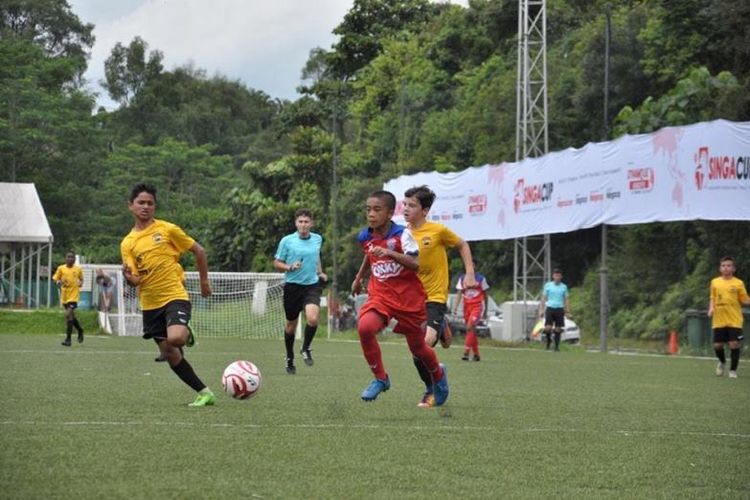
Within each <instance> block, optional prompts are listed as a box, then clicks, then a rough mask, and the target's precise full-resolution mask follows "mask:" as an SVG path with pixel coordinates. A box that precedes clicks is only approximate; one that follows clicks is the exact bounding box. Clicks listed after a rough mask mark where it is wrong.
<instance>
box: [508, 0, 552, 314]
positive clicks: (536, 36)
mask: <svg viewBox="0 0 750 500" xmlns="http://www.w3.org/2000/svg"><path fill="white" fill-rule="evenodd" d="M517 71H518V79H517V86H516V161H517V162H518V161H521V160H523V159H524V158H529V157H539V156H542V155H545V154H547V152H548V151H549V139H548V116H547V4H546V0H519V2H518V62H517ZM551 267H552V266H551V251H550V237H549V234H544V235H539V236H529V237H524V238H517V239H516V240H515V244H514V245H513V274H514V279H513V300H516V301H518V300H521V301H524V302H526V301H527V300H537V299H539V298H540V297H539V296H540V293H541V290H542V285H543V284H544V282H545V281H546V280H549V279H550V276H551V272H550V271H551Z"/></svg>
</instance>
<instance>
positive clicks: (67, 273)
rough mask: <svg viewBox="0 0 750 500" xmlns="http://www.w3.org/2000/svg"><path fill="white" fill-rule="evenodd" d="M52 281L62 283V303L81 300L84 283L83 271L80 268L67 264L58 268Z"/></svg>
mask: <svg viewBox="0 0 750 500" xmlns="http://www.w3.org/2000/svg"><path fill="white" fill-rule="evenodd" d="M52 281H62V285H61V286H60V303H61V304H67V303H68V302H78V300H79V299H80V298H81V284H82V283H83V270H82V269H81V267H80V266H76V265H72V266H70V267H68V265H67V264H62V265H59V266H57V270H56V271H55V274H54V275H53V276H52Z"/></svg>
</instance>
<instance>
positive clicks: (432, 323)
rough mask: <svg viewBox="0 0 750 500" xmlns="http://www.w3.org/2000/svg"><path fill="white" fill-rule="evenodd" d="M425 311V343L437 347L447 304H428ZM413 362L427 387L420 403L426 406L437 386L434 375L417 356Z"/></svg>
mask: <svg viewBox="0 0 750 500" xmlns="http://www.w3.org/2000/svg"><path fill="white" fill-rule="evenodd" d="M425 310H426V312H427V326H426V328H425V333H424V341H425V343H426V345H427V346H428V347H435V345H437V342H438V338H439V336H440V333H439V332H440V329H441V328H442V324H443V322H444V320H445V304H440V303H438V302H427V304H425ZM412 362H413V363H414V367H415V368H416V369H417V373H418V374H419V378H420V379H422V382H423V383H424V386H425V392H424V395H423V396H422V400H421V401H420V402H419V406H424V403H425V402H427V401H428V400H429V398H430V397H431V395H432V386H433V385H434V384H435V381H434V380H433V379H432V375H431V374H430V371H429V369H428V368H427V366H425V364H424V362H422V361H421V360H420V359H418V358H417V357H416V356H413V357H412Z"/></svg>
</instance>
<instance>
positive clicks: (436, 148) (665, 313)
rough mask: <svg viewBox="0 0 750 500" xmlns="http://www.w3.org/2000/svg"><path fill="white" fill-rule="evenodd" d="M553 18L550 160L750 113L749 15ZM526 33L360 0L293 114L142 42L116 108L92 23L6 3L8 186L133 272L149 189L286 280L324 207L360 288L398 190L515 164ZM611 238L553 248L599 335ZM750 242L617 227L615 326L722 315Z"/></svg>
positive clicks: (716, 233) (507, 10)
mask: <svg viewBox="0 0 750 500" xmlns="http://www.w3.org/2000/svg"><path fill="white" fill-rule="evenodd" d="M547 17H548V23H547V25H548V32H547V54H548V56H547V57H548V95H549V120H550V123H549V131H550V150H557V149H563V148H567V147H571V146H573V147H581V146H583V145H584V144H586V143H587V142H591V141H601V140H607V139H612V138H616V137H617V136H619V135H622V134H625V133H642V132H650V131H653V130H656V129H658V128H661V127H664V126H671V125H683V124H688V123H693V122H697V121H704V120H712V119H717V118H724V119H729V120H737V121H742V120H748V118H749V117H750V44H748V43H747V40H748V39H750V4H747V3H746V2H735V1H731V0H683V1H680V2H672V1H669V0H660V1H659V0H653V1H647V0H642V1H636V0H619V1H598V0H595V1H588V0H586V1H584V0H548V2H547ZM608 18H609V22H610V26H611V41H610V69H609V82H610V83H609V89H608V96H609V98H608V107H607V109H606V111H605V110H604V107H603V95H604V91H605V89H604V57H605V54H604V47H605V33H606V25H607V20H608ZM517 19H518V2H517V1H516V0H471V1H470V2H469V6H468V8H464V7H460V6H456V5H450V4H447V3H432V2H430V1H428V0H355V1H354V2H353V4H352V7H351V9H350V10H349V11H348V12H347V14H346V15H345V16H344V17H343V19H342V20H341V22H340V23H339V24H338V25H337V26H335V27H334V29H333V32H334V33H335V34H336V35H337V36H338V39H337V41H336V43H334V44H333V45H332V46H331V47H328V48H320V47H317V48H311V50H310V55H309V58H308V60H307V62H306V64H305V66H304V67H303V68H301V80H300V85H299V87H298V91H299V98H297V99H295V100H280V99H275V98H273V97H272V96H269V95H267V94H266V93H264V92H262V91H258V90H254V89H252V88H249V87H248V86H247V85H246V84H244V83H242V82H240V81H238V80H233V79H232V78H230V77H228V76H213V77H208V76H207V75H206V72H205V71H204V70H202V69H200V68H196V67H194V66H191V65H186V66H181V67H177V68H175V69H172V70H166V69H165V68H164V66H163V64H162V61H163V53H162V52H161V51H160V50H159V49H158V48H156V47H150V46H149V44H148V41H146V40H143V39H141V38H139V37H136V38H134V39H133V40H123V41H121V42H120V43H118V44H116V45H115V47H113V48H112V50H111V52H110V55H109V57H108V58H107V60H106V62H105V79H104V81H103V82H101V89H102V91H103V92H106V93H107V94H108V95H109V96H110V97H111V98H112V99H113V100H115V101H116V102H118V103H119V107H118V109H116V110H114V111H106V110H104V109H98V110H97V109H95V107H96V105H95V96H94V95H92V94H91V93H90V91H87V90H86V87H85V85H84V83H85V82H84V81H83V74H84V72H85V70H86V68H87V64H88V62H87V58H88V54H89V53H90V50H91V47H92V46H93V43H94V39H93V35H92V33H93V28H94V27H93V25H91V24H86V23H84V22H82V21H81V20H80V19H79V18H78V16H77V15H76V14H75V12H73V10H72V9H71V7H70V6H69V5H68V3H67V2H66V1H65V0H8V1H5V2H3V3H2V4H1V5H0V179H1V180H3V181H13V182H34V183H36V185H37V189H38V190H39V192H40V196H41V199H42V203H43V205H44V208H45V210H46V212H47V215H48V218H49V221H50V225H51V227H52V230H53V233H54V236H55V248H56V252H59V253H60V254H62V252H64V250H65V249H67V248H75V249H76V251H77V252H78V253H80V254H83V255H85V256H86V257H87V258H88V259H89V260H90V261H94V262H105V261H106V262H118V261H119V247H118V244H119V241H120V239H121V238H122V236H123V235H124V234H125V233H126V232H127V231H128V230H129V228H130V226H131V220H130V215H129V213H128V212H127V211H126V210H125V203H126V196H127V192H128V190H129V187H130V186H131V185H132V184H133V183H135V182H137V181H148V182H152V183H154V184H155V185H157V186H158V188H159V191H160V196H159V205H160V210H159V215H160V216H161V217H164V218H166V219H170V220H173V221H175V222H176V223H178V224H180V225H182V226H183V227H185V228H186V230H187V231H188V232H189V233H190V234H193V235H195V236H196V238H197V239H198V240H199V241H201V243H202V244H204V245H205V246H206V247H207V249H208V253H209V258H210V265H211V267H212V269H214V270H225V271H247V270H253V271H271V270H272V269H271V261H272V256H273V252H274V250H275V247H276V244H277V242H278V239H279V238H280V237H281V236H282V235H284V234H286V233H288V232H291V231H292V230H293V229H294V228H293V225H292V224H291V221H292V215H293V213H294V210H295V209H297V208H299V207H301V206H307V207H310V208H312V209H313V210H314V211H315V214H316V222H317V227H318V230H319V231H320V232H321V233H322V234H323V235H324V237H325V241H326V243H325V248H324V252H325V255H326V257H325V258H324V260H327V262H326V264H327V267H329V271H330V270H331V269H330V267H331V264H332V263H331V262H330V255H332V253H333V249H334V247H335V249H336V255H337V256H338V259H337V269H336V271H337V272H336V278H337V281H338V283H339V289H340V290H341V293H345V290H346V289H347V288H348V285H349V283H350V280H351V277H352V276H353V275H354V273H355V272H356V268H357V265H358V263H359V256H358V253H357V252H358V250H357V249H356V248H355V245H354V244H353V241H354V235H355V232H356V230H357V229H358V228H359V227H361V226H363V225H364V224H365V221H364V217H363V213H362V210H361V207H362V205H363V201H364V198H365V196H366V194H367V193H368V192H370V191H372V190H373V189H376V188H378V187H379V186H382V183H383V182H384V181H386V180H388V179H391V178H393V177H397V176H399V175H403V174H411V173H416V172H420V171H439V172H451V171H459V170H463V169H465V168H468V167H470V166H476V165H482V164H486V163H499V162H501V161H507V160H512V159H513V158H514V156H515V119H516V117H515V112H516V111H515V110H516V105H515V99H516V60H517V58H516V50H517V33H516V31H517V25H518V21H517ZM334 163H335V164H336V172H335V178H336V181H335V182H334V172H333V165H334ZM334 220H336V221H337V223H336V227H334V225H333V221H334ZM599 231H600V230H599V229H589V230H582V231H577V232H575V233H569V234H559V235H553V236H552V248H553V261H554V265H555V266H559V267H562V268H563V269H564V270H565V273H566V280H567V281H568V283H569V285H570V286H571V287H572V288H573V308H574V312H575V314H576V315H577V317H578V318H577V319H578V320H579V324H581V326H582V328H583V329H584V331H588V332H594V331H597V330H598V262H599V258H600V255H599V251H600V249H599ZM748 236H750V223H748V222H702V221H696V222H684V223H683V222H681V223H665V224H649V225H643V226H629V227H628V226H625V227H615V228H611V229H610V234H609V239H610V245H611V255H610V256H609V262H608V266H609V269H610V272H609V275H610V280H611V286H610V288H611V292H610V309H611V320H610V321H611V323H610V330H611V331H612V332H614V333H615V334H616V335H622V336H627V337H646V338H653V337H658V336H660V335H663V334H664V332H666V331H667V330H668V329H670V328H679V327H680V326H681V324H682V323H681V322H682V318H683V316H684V311H685V310H686V309H688V308H692V307H699V308H705V306H706V302H707V297H706V294H707V291H706V290H707V283H708V280H709V278H710V277H711V276H712V275H713V274H715V272H716V268H717V266H718V258H719V257H720V256H721V255H723V254H731V255H734V256H735V257H736V258H737V259H738V263H739V268H740V269H739V275H740V276H741V277H743V276H744V277H745V279H747V278H748V277H750V275H748V274H747V273H748V272H750V271H749V270H750V238H748ZM472 249H473V251H474V253H475V254H476V256H477V261H478V263H479V269H480V270H481V271H482V272H483V273H484V274H485V275H486V276H487V277H488V280H489V281H490V282H491V283H493V285H494V287H493V293H494V294H495V296H496V298H497V299H498V300H505V299H507V298H509V297H510V294H511V290H512V274H513V242H510V241H483V242H475V243H472ZM645 249H648V251H645ZM188 264H189V263H188ZM452 268H453V270H454V271H458V270H459V268H460V261H459V260H457V259H456V260H455V261H454V262H452ZM743 273H744V275H743ZM329 274H330V273H329Z"/></svg>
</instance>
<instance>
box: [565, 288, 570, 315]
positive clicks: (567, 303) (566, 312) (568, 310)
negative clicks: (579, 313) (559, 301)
mask: <svg viewBox="0 0 750 500" xmlns="http://www.w3.org/2000/svg"><path fill="white" fill-rule="evenodd" d="M565 316H570V300H569V299H568V293H567V292H566V293H565Z"/></svg>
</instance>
